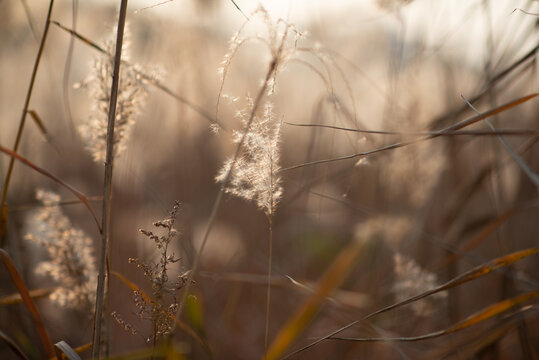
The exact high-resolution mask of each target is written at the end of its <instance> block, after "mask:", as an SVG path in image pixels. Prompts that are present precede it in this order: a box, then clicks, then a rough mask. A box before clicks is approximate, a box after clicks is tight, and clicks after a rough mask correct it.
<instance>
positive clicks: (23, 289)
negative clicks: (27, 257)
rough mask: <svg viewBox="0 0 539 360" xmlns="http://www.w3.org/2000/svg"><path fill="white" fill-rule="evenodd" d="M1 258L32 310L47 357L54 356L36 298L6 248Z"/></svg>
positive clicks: (1, 250)
mask: <svg viewBox="0 0 539 360" xmlns="http://www.w3.org/2000/svg"><path fill="white" fill-rule="evenodd" d="M0 258H2V262H3V263H4V266H5V267H6V269H7V271H8V272H9V275H10V276H11V280H12V281H13V284H14V285H15V286H16V287H17V290H18V291H19V294H21V297H22V299H23V302H24V305H26V308H27V309H28V311H29V312H30V315H32V320H34V325H35V327H36V330H37V332H38V334H39V338H40V339H41V344H43V347H44V348H45V353H46V354H47V358H54V357H55V355H54V348H53V346H52V342H51V338H50V337H49V333H48V332H47V329H45V324H44V323H43V318H42V317H41V314H40V313H39V310H38V309H37V306H36V304H35V303H34V300H32V297H31V296H30V293H29V292H28V289H27V288H26V285H24V281H23V280H22V277H21V275H20V274H19V272H18V271H17V268H16V267H15V264H14V263H13V260H11V257H10V256H9V254H8V253H7V251H5V250H4V249H0Z"/></svg>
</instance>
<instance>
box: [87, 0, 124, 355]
mask: <svg viewBox="0 0 539 360" xmlns="http://www.w3.org/2000/svg"><path fill="white" fill-rule="evenodd" d="M126 14H127V0H122V2H121V5H120V15H119V18H118V32H117V36H116V52H115V55H114V72H113V74H112V86H111V91H110V105H109V114H108V126H107V153H106V156H105V179H104V186H103V213H102V226H101V229H102V230H101V247H100V253H99V275H98V277H97V290H96V291H97V294H96V302H95V319H94V338H93V347H92V358H94V359H98V358H99V357H100V349H101V322H102V316H103V315H102V313H103V302H104V297H105V277H106V276H105V264H106V259H107V258H108V256H107V249H108V247H109V246H108V245H109V242H110V209H111V203H112V162H113V156H114V120H115V117H116V101H117V98H118V85H119V82H120V62H121V58H122V44H123V37H124V28H125V18H126Z"/></svg>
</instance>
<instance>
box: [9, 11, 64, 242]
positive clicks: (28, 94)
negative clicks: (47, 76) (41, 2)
mask: <svg viewBox="0 0 539 360" xmlns="http://www.w3.org/2000/svg"><path fill="white" fill-rule="evenodd" d="M53 4H54V0H51V1H50V3H49V11H48V12H47V18H46V19H45V29H44V30H43V36H42V37H41V43H40V44H39V50H38V52H37V56H36V60H35V62H34V69H33V70H32V77H31V78H30V85H29V86H28V91H27V92H26V99H25V100H24V107H23V109H22V114H21V119H20V121H19V129H18V130H17V136H16V138H15V144H14V145H13V152H14V153H16V152H17V150H18V149H19V145H20V143H21V138H22V132H23V129H24V124H25V122H26V114H27V113H28V106H29V105H30V99H31V97H32V92H33V90H34V84H35V81H36V76H37V69H38V68H39V64H40V62H41V56H42V55H43V49H44V48H45V41H46V40H47V34H48V33H49V25H50V20H51V15H52V6H53ZM14 165H15V157H13V156H12V157H11V159H10V160H9V166H8V170H7V174H6V180H5V181H4V187H3V189H2V199H1V200H0V214H2V213H3V211H4V210H3V209H4V207H5V206H6V198H7V190H8V187H9V182H10V180H11V175H12V173H13V166H14ZM6 214H7V212H6ZM6 216H7V215H6ZM6 222H7V219H6V218H5V217H4V216H0V238H1V241H0V245H1V247H4V246H5V238H6Z"/></svg>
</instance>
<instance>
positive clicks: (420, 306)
mask: <svg viewBox="0 0 539 360" xmlns="http://www.w3.org/2000/svg"><path fill="white" fill-rule="evenodd" d="M393 261H394V262H395V276H396V279H395V283H394V284H393V288H392V290H393V292H394V293H395V296H396V298H397V301H403V300H405V299H407V298H409V297H412V296H415V295H418V294H420V293H422V292H425V291H428V290H432V289H434V288H435V287H437V286H438V285H439V284H438V279H437V277H436V275H435V274H433V273H431V272H429V271H427V270H425V269H422V268H421V267H420V266H419V265H418V264H417V263H416V262H415V261H414V260H413V259H409V258H407V257H406V256H404V255H402V254H401V253H398V252H397V253H395V254H394V256H393ZM446 298H447V292H446V291H442V292H439V293H436V294H433V295H431V296H430V297H428V298H425V299H422V300H420V301H415V302H413V303H412V304H411V305H410V306H411V309H412V311H413V312H414V313H415V314H416V315H417V316H423V317H426V316H429V315H430V314H432V313H433V312H434V305H435V303H436V302H438V301H442V300H444V299H446Z"/></svg>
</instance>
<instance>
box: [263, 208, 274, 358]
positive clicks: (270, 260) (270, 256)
mask: <svg viewBox="0 0 539 360" xmlns="http://www.w3.org/2000/svg"><path fill="white" fill-rule="evenodd" d="M272 202H273V201H272ZM272 219H273V218H272V216H271V215H269V216H268V222H269V242H268V247H269V249H268V288H267V292H266V328H265V332H264V353H267V352H268V337H269V316H270V302H271V267H272V263H273V221H272Z"/></svg>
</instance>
